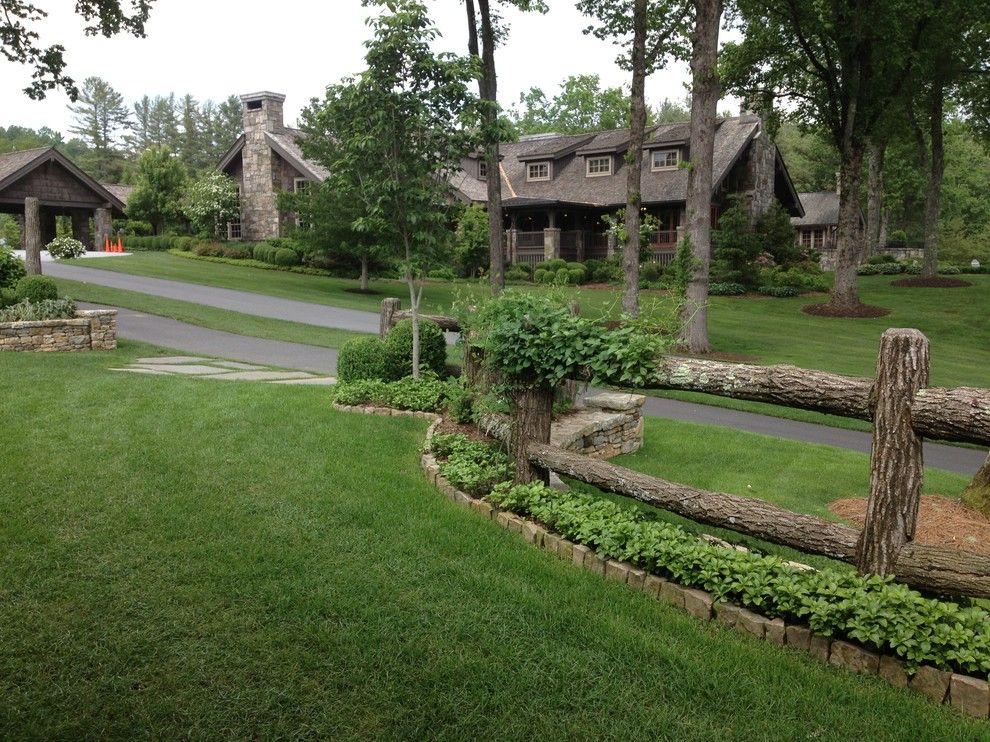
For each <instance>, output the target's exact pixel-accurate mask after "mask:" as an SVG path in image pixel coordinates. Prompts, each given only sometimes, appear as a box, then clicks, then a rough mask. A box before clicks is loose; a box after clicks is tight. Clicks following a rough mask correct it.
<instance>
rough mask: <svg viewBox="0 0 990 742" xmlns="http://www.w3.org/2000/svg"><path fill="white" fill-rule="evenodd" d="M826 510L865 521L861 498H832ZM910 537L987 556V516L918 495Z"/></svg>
mask: <svg viewBox="0 0 990 742" xmlns="http://www.w3.org/2000/svg"><path fill="white" fill-rule="evenodd" d="M828 509H829V510H831V511H832V512H833V513H834V514H835V515H838V516H839V517H840V518H845V519H847V520H850V521H852V522H853V523H855V524H856V525H858V526H862V525H863V523H864V522H865V520H866V498H865V497H849V498H846V499H843V500H836V501H834V502H831V503H829V505H828ZM914 540H915V541H916V542H918V543H919V544H926V545H928V546H944V547H948V548H952V549H963V550H965V551H972V552H975V553H977V554H987V555H990V518H987V517H986V516H985V515H983V514H982V513H978V512H977V511H975V510H972V509H970V508H968V507H966V506H965V505H963V504H962V503H961V502H959V500H950V499H949V498H946V497H938V496H937V495H925V496H924V497H922V498H921V508H920V510H919V511H918V531H917V533H916V534H915V537H914Z"/></svg>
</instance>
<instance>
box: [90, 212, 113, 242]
mask: <svg viewBox="0 0 990 742" xmlns="http://www.w3.org/2000/svg"><path fill="white" fill-rule="evenodd" d="M94 219H95V221H96V249H97V250H103V249H105V248H106V244H107V240H108V239H110V232H111V230H112V229H113V223H112V221H111V219H110V209H105V208H104V209H97V210H96V213H95V214H94Z"/></svg>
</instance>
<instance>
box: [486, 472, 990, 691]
mask: <svg viewBox="0 0 990 742" xmlns="http://www.w3.org/2000/svg"><path fill="white" fill-rule="evenodd" d="M489 499H490V500H491V501H492V502H493V503H494V504H496V505H498V506H499V507H502V508H506V509H508V510H513V511H515V512H518V513H521V514H523V515H528V516H531V517H533V518H535V519H536V520H538V521H540V522H542V523H545V524H547V525H548V526H550V527H551V528H553V529H554V530H555V531H557V532H558V533H561V534H562V535H563V536H565V537H566V538H568V539H571V540H573V541H577V542H579V543H583V544H587V545H588V546H591V547H592V548H594V549H595V550H596V551H597V552H598V553H599V554H601V555H602V556H605V557H609V558H611V559H619V560H622V561H627V562H631V563H633V564H635V565H637V566H639V567H641V568H643V569H645V570H647V571H650V572H653V573H656V574H662V575H666V576H668V577H672V578H673V579H675V580H677V581H678V582H680V583H682V584H684V585H688V586H691V587H698V588H702V589H704V590H707V591H709V592H710V593H712V594H713V595H714V596H715V597H716V598H717V599H718V600H720V601H732V602H735V603H740V604H742V605H745V606H749V607H751V608H754V609H756V610H758V611H759V612H760V613H763V614H765V615H768V616H779V617H781V618H785V619H788V620H795V619H796V620H799V621H802V622H803V623H806V624H808V625H809V626H810V627H811V628H812V630H814V631H815V632H816V633H818V634H821V635H823V636H840V637H848V638H850V639H853V640H855V641H857V642H860V643H861V644H863V645H865V646H868V647H872V648H875V649H878V650H881V651H887V652H893V653H894V654H896V655H898V656H899V657H901V658H902V659H903V660H904V661H905V663H906V665H907V667H908V669H909V670H914V669H916V668H917V667H918V666H919V665H920V664H922V663H928V664H932V665H935V666H937V667H941V668H943V669H949V670H961V671H963V672H968V673H976V674H980V675H986V674H987V673H990V615H988V614H987V612H986V611H984V610H982V609H980V608H977V607H964V606H961V605H959V604H957V603H953V602H949V601H942V600H934V599H931V598H926V597H924V596H923V595H921V593H919V592H917V591H916V590H912V589H911V588H909V587H907V586H906V585H902V584H899V583H895V582H892V581H890V580H889V579H885V578H881V577H861V576H859V575H856V574H854V573H853V572H839V571H835V570H828V569H823V570H819V571H802V570H800V569H797V568H796V567H794V566H791V565H789V564H787V563H786V562H784V561H783V560H782V559H780V558H779V557H774V556H766V555H762V554H758V553H755V552H752V551H750V552H740V551H734V550H730V549H725V548H722V547H719V546H716V545H714V544H709V543H707V542H704V541H701V540H699V539H697V538H696V537H694V536H693V535H691V534H689V533H688V532H687V531H685V530H684V529H682V528H680V527H679V526H675V525H671V524H669V523H661V522H658V521H653V520H647V518H646V517H645V516H644V514H643V513H641V512H639V511H637V510H635V509H633V508H630V507H623V506H622V505H619V504H617V503H614V502H611V501H609V500H600V499H595V498H593V497H591V496H589V495H583V494H575V493H573V492H558V491H556V490H552V489H550V488H549V487H546V486H545V485H543V484H542V483H540V482H534V483H532V484H527V485H519V486H511V485H509V484H508V483H505V484H500V485H498V486H497V487H495V489H494V491H493V492H492V494H491V495H489Z"/></svg>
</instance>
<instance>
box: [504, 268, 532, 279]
mask: <svg viewBox="0 0 990 742" xmlns="http://www.w3.org/2000/svg"><path fill="white" fill-rule="evenodd" d="M505 280H506V281H528V280H529V271H527V270H524V269H523V266H522V265H514V266H512V267H511V268H509V270H507V271H506V272H505Z"/></svg>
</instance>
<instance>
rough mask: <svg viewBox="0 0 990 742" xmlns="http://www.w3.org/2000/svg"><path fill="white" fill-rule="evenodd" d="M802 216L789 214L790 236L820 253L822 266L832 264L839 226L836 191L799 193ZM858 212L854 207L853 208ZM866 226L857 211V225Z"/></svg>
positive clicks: (829, 267)
mask: <svg viewBox="0 0 990 742" xmlns="http://www.w3.org/2000/svg"><path fill="white" fill-rule="evenodd" d="M798 197H799V198H800V199H801V205H802V206H803V207H804V215H803V216H792V217H791V226H793V227H794V230H795V235H794V239H795V240H796V241H797V243H798V244H799V245H801V247H806V248H809V249H812V250H815V251H816V252H818V253H819V255H821V264H822V268H824V269H825V270H832V269H833V268H834V267H835V248H836V245H837V242H836V237H837V233H838V228H839V194H838V192H836V191H814V192H812V193H799V194H798ZM857 211H858V210H857ZM865 226H866V224H865V220H864V219H863V215H862V213H859V227H860V229H861V230H862V229H864V228H865Z"/></svg>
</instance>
